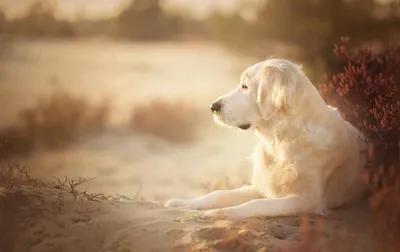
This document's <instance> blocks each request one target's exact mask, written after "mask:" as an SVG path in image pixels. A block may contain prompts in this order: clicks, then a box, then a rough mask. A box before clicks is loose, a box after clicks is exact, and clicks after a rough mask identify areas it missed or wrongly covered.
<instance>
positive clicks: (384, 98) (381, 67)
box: [320, 38, 400, 251]
mask: <svg viewBox="0 0 400 252" xmlns="http://www.w3.org/2000/svg"><path fill="white" fill-rule="evenodd" d="M347 45H348V39H347V38H343V39H342V44H340V45H337V46H335V50H334V52H335V53H336V55H337V56H338V57H341V58H342V59H344V61H345V62H346V64H345V67H344V70H343V71H342V72H340V73H338V74H335V75H334V76H333V77H332V80H331V81H327V82H326V83H324V84H322V85H321V86H320V92H321V94H322V96H323V97H324V98H325V99H326V100H327V102H328V103H330V104H333V105H334V106H336V107H338V108H339V110H340V111H341V113H342V115H343V117H344V118H345V119H346V120H347V121H349V122H350V123H352V124H353V125H354V126H355V127H357V128H358V129H359V130H360V131H361V132H363V133H364V135H365V137H366V141H368V142H369V143H370V147H371V148H370V150H369V159H370V162H369V168H370V169H369V172H368V174H366V179H367V180H366V181H367V182H368V183H369V188H370V192H371V198H370V203H371V207H372V209H373V210H374V213H375V214H374V217H373V223H374V227H375V230H374V231H375V232H374V236H375V238H376V246H377V247H376V249H377V251H399V250H400V242H399V241H398V239H397V238H396V237H397V236H398V235H400V201H399V198H400V197H399V196H400V177H399V174H400V159H399V158H400V150H399V149H400V141H399V140H400V45H391V46H389V47H388V48H387V50H386V51H384V53H381V54H379V55H377V54H374V53H372V51H371V49H370V47H365V48H362V49H358V50H356V51H355V52H354V53H350V52H349V51H348V49H347Z"/></svg>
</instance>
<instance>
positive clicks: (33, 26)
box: [0, 1, 76, 37]
mask: <svg viewBox="0 0 400 252" xmlns="http://www.w3.org/2000/svg"><path fill="white" fill-rule="evenodd" d="M0 32H1V33H3V34H4V33H5V34H8V35H25V36H35V37H71V36H74V35H76V32H75V30H74V28H73V26H72V24H71V23H69V22H67V21H59V20H57V19H56V17H55V14H54V8H53V7H52V6H51V5H50V4H49V2H44V1H36V2H33V3H32V5H31V6H30V7H29V8H28V10H27V12H26V14H25V15H24V16H23V17H21V18H17V19H14V20H7V19H6V18H5V15H4V12H3V11H1V12H0Z"/></svg>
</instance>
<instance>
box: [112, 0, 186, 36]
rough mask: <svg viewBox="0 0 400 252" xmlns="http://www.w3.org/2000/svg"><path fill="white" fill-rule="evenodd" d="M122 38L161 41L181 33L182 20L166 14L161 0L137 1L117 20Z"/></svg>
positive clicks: (118, 30)
mask: <svg viewBox="0 0 400 252" xmlns="http://www.w3.org/2000/svg"><path fill="white" fill-rule="evenodd" d="M116 24H117V28H116V29H117V32H116V35H117V36H118V37H120V38H125V39H131V40H159V39H166V38H171V37H174V36H176V35H177V34H178V33H179V32H180V28H181V27H180V25H181V22H180V19H179V18H178V17H176V16H173V15H171V14H168V13H166V12H165V11H164V10H162V8H161V6H160V0H135V1H132V2H131V3H130V5H129V6H128V7H127V8H125V9H124V10H123V11H122V12H121V13H120V14H119V15H118V16H117V18H116Z"/></svg>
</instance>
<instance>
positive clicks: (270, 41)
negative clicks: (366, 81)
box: [209, 0, 400, 81]
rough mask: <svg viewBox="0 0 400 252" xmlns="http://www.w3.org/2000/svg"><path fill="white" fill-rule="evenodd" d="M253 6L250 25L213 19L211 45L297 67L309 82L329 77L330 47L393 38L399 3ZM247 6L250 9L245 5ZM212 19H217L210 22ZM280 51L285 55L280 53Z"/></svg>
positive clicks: (320, 0)
mask: <svg viewBox="0 0 400 252" xmlns="http://www.w3.org/2000/svg"><path fill="white" fill-rule="evenodd" d="M262 3H263V5H261V6H260V5H259V4H257V5H254V8H253V12H254V13H255V14H254V16H255V18H254V20H247V19H244V17H243V15H241V12H240V10H239V11H238V13H237V14H235V15H222V14H218V13H216V14H215V15H214V16H213V18H212V19H210V22H211V23H210V26H209V27H210V29H211V31H212V34H213V35H214V37H215V38H216V39H218V40H219V41H221V42H223V43H224V44H227V45H229V46H230V47H231V48H234V49H236V50H240V51H242V52H243V53H246V54H252V55H254V56H257V57H259V58H260V59H261V60H263V59H265V57H267V56H271V54H274V55H276V54H277V52H278V53H279V55H278V56H279V57H284V58H285V57H288V58H290V59H292V60H295V61H301V62H302V63H305V65H306V66H308V67H309V68H311V69H313V71H310V73H308V75H309V76H310V79H311V80H313V81H315V80H318V79H319V78H320V76H322V74H323V73H326V74H328V75H331V74H334V73H335V70H336V69H337V68H336V69H334V68H331V66H335V65H337V58H336V57H335V56H334V54H333V52H332V45H333V44H335V43H338V42H339V40H340V37H342V36H349V37H351V38H352V42H353V45H354V46H356V47H357V46H359V45H361V44H363V43H365V42H374V43H376V44H378V45H381V44H382V43H383V42H386V41H388V39H390V38H399V35H400V31H399V29H398V27H400V11H399V10H400V3H399V1H396V0H388V1H375V0H304V1H297V0H263V1H262ZM249 4H250V3H249ZM216 17H218V18H216ZM282 46H286V48H288V49H287V50H284V49H282V50H281V49H280V48H281V47H282Z"/></svg>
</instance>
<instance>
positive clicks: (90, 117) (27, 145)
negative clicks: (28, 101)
mask: <svg viewBox="0 0 400 252" xmlns="http://www.w3.org/2000/svg"><path fill="white" fill-rule="evenodd" d="M109 117H110V104H109V103H108V102H102V103H101V104H99V105H93V104H90V103H89V102H87V101H86V100H85V99H84V98H81V97H75V96H73V95H72V94H70V93H67V92H65V91H56V92H54V93H52V94H51V95H50V96H49V97H44V98H41V99H40V100H39V101H38V102H37V104H36V105H34V106H33V107H32V108H26V109H22V110H21V111H20V112H19V115H18V119H19V121H18V124H17V125H12V126H9V127H7V128H5V129H2V131H1V132H0V142H1V143H2V147H3V150H1V151H0V152H1V153H2V154H4V153H5V151H9V152H12V153H13V154H23V155H24V154H25V155H26V154H29V153H30V152H31V151H33V150H35V149H39V148H44V149H51V150H58V149H63V148H66V147H67V146H68V145H70V144H71V143H73V142H75V141H77V140H82V139H83V138H85V137H88V136H90V135H92V134H98V133H100V132H102V131H104V130H105V129H106V127H107V125H108V121H109Z"/></svg>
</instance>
